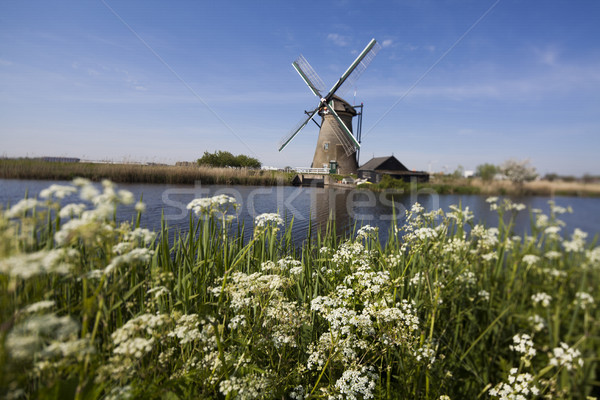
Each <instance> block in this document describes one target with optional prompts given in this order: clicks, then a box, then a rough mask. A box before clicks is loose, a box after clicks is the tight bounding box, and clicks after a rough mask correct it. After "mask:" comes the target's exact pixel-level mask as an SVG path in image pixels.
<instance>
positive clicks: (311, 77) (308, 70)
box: [292, 54, 325, 98]
mask: <svg viewBox="0 0 600 400" xmlns="http://www.w3.org/2000/svg"><path fill="white" fill-rule="evenodd" d="M292 65H293V66H294V69H295V70H296V72H298V74H299V75H300V77H301V78H302V80H303V81H304V83H306V85H307V86H308V88H309V89H310V91H311V92H313V94H314V95H315V96H317V97H318V98H321V92H322V91H324V90H325V84H324V83H323V80H321V78H320V77H319V75H317V73H316V72H315V70H314V69H313V67H311V66H310V64H309V63H308V61H306V58H304V56H303V55H302V54H300V57H298V58H297V59H296V61H294V62H293V63H292Z"/></svg>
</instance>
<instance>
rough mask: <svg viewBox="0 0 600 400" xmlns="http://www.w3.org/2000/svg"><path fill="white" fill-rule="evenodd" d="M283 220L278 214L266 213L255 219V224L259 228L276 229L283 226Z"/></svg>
mask: <svg viewBox="0 0 600 400" xmlns="http://www.w3.org/2000/svg"><path fill="white" fill-rule="evenodd" d="M283 223H284V222H283V218H281V217H280V216H279V214H277V213H264V214H260V215H258V216H257V217H256V218H254V224H255V226H256V227H257V228H266V227H267V226H272V227H274V228H276V227H278V226H281V225H283Z"/></svg>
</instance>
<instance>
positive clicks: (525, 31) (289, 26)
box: [0, 0, 600, 175]
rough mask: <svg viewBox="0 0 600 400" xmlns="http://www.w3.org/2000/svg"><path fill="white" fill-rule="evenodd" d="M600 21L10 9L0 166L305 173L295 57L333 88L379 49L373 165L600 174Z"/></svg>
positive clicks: (133, 7)
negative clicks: (298, 169) (507, 165)
mask: <svg viewBox="0 0 600 400" xmlns="http://www.w3.org/2000/svg"><path fill="white" fill-rule="evenodd" d="M598 20H600V2H598V1H555V0H549V1H524V0H523V1H511V0H500V1H497V0H472V1H469V0H463V1H408V0H407V1H397V2H390V1H360V2H351V1H333V2H323V1H320V2H310V1H303V2H280V1H263V2H256V3H255V2H248V1H235V2H216V1H215V2H191V1H189V2H186V1H179V2H166V1H121V2H117V1H115V0H105V1H79V0H78V1H52V2H49V1H19V2H9V1H3V2H1V3H0V156H8V157H17V156H30V157H36V156H44V155H52V156H70V157H80V158H85V159H96V160H98V159H109V160H114V161H121V160H132V161H146V162H166V163H174V162H175V161H191V160H195V159H197V158H198V157H200V156H201V155H202V154H203V152H204V151H211V152H212V151H215V150H229V151H231V152H232V153H234V154H240V153H243V154H248V155H251V156H254V157H257V158H258V159H259V160H261V161H262V163H263V164H265V165H272V166H279V167H283V166H287V165H291V166H309V165H310V162H311V161H312V156H313V153H314V146H315V143H316V139H317V134H318V130H317V127H316V126H314V125H313V124H311V125H312V126H311V125H309V126H308V128H307V129H305V130H304V131H303V132H301V133H300V135H298V136H297V138H296V139H295V140H294V141H293V142H292V143H291V144H290V145H289V146H288V147H287V148H286V149H284V150H283V151H282V152H281V153H280V152H278V151H277V143H278V141H279V139H280V138H281V137H282V136H284V135H285V134H286V133H288V131H289V130H290V129H292V128H293V126H294V125H295V124H296V123H297V122H298V121H299V120H300V119H301V118H302V115H303V111H304V110H305V109H311V108H314V107H315V106H316V105H317V99H316V98H315V97H314V96H313V95H312V94H311V93H310V91H309V90H308V88H307V87H306V86H305V84H304V83H303V82H302V80H301V79H300V77H299V76H298V75H297V73H296V72H295V71H294V69H293V68H292V66H291V62H292V61H293V60H295V59H296V57H297V56H298V55H299V54H303V55H304V56H305V57H306V58H307V60H308V61H309V62H310V63H311V65H312V66H313V68H314V69H315V70H316V71H317V72H318V73H319V75H320V76H321V78H322V79H323V81H324V82H325V84H326V86H327V87H330V86H331V85H332V84H333V83H334V82H335V81H336V80H337V79H338V78H339V76H340V75H341V74H342V73H343V72H344V70H345V69H346V68H347V67H348V65H350V63H351V62H352V61H353V60H354V58H355V57H356V54H357V52H359V51H360V50H362V49H363V47H364V46H365V45H366V44H367V43H368V41H369V40H370V39H371V38H375V39H377V40H378V42H379V43H380V44H382V46H383V48H382V49H381V51H380V52H379V54H378V55H377V57H376V58H375V59H374V61H373V62H372V63H371V65H370V66H369V68H368V69H367V70H366V71H365V72H364V74H363V75H362V76H361V78H360V79H359V80H358V81H357V83H356V87H355V92H356V97H354V93H353V92H350V93H349V94H348V95H347V96H346V99H347V100H348V101H349V102H351V103H353V102H354V101H356V103H360V102H364V104H365V110H364V111H365V113H364V120H363V146H362V150H361V163H364V162H366V161H368V160H369V159H370V158H371V157H372V156H373V155H375V156H384V155H389V154H392V153H393V154H394V155H395V156H396V157H397V158H399V159H400V160H401V161H402V162H403V163H404V164H405V165H407V167H409V168H411V169H417V170H429V169H430V168H431V169H432V170H433V171H442V170H447V171H450V172H451V171H453V170H454V169H456V168H457V166H458V165H462V166H463V167H464V168H465V169H474V168H475V167H476V166H477V165H479V164H482V163H486V162H490V163H494V164H500V163H502V162H503V161H504V160H506V159H508V158H517V159H526V158H527V159H530V160H531V162H532V164H533V165H534V166H536V167H537V169H538V171H539V172H541V173H547V172H557V173H560V174H575V175H582V174H584V173H592V174H600V163H599V162H598V161H597V159H598V156H597V155H598V151H599V150H600V24H598Z"/></svg>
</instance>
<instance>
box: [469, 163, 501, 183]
mask: <svg viewBox="0 0 600 400" xmlns="http://www.w3.org/2000/svg"><path fill="white" fill-rule="evenodd" d="M498 170H499V168H498V167H497V166H495V165H494V164H488V163H485V164H481V165H478V166H477V168H476V172H475V174H476V175H477V176H478V177H480V178H481V179H483V180H484V181H491V180H492V179H494V176H495V175H496V174H497V173H498Z"/></svg>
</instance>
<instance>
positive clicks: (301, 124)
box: [279, 107, 319, 151]
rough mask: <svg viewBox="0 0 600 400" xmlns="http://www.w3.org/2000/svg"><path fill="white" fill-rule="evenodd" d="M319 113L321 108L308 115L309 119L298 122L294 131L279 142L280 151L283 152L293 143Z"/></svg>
mask: <svg viewBox="0 0 600 400" xmlns="http://www.w3.org/2000/svg"><path fill="white" fill-rule="evenodd" d="M317 111H319V107H317V108H315V109H314V110H313V111H312V112H310V113H308V118H306V119H305V118H302V120H301V121H300V122H298V124H296V126H295V127H294V129H292V130H291V131H290V132H289V133H288V134H287V135H285V136H284V137H283V138H281V140H280V141H279V151H281V150H283V149H284V148H285V146H287V145H288V144H289V143H290V142H291V141H292V139H293V138H294V137H295V136H296V135H297V134H298V132H300V131H301V130H302V128H304V127H305V126H306V124H308V122H309V121H310V120H311V119H312V118H313V116H314V115H315V114H316V113H317Z"/></svg>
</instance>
